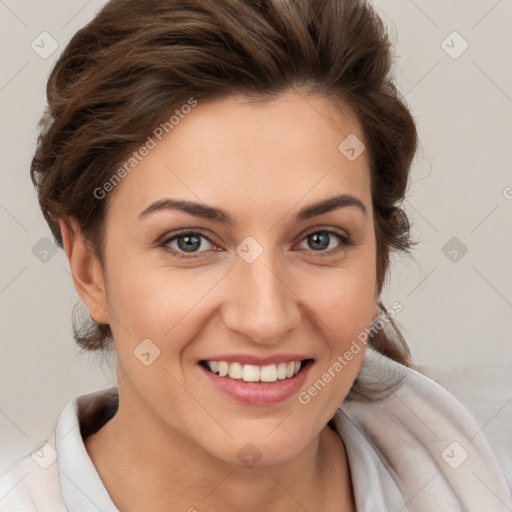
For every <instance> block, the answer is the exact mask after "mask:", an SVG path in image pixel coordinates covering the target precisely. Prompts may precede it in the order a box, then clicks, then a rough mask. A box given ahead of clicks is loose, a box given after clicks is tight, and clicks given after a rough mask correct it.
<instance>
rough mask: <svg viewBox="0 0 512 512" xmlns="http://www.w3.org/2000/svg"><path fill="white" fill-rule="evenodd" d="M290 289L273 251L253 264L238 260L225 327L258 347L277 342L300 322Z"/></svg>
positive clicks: (229, 293)
mask: <svg viewBox="0 0 512 512" xmlns="http://www.w3.org/2000/svg"><path fill="white" fill-rule="evenodd" d="M241 254H242V253H241ZM281 274H282V270H281ZM288 286H289V285H288ZM288 286H287V283H286V279H285V276H284V275H280V266H279V265H278V263H277V262H276V260H275V258H274V257H273V255H272V254H271V252H270V251H263V252H262V253H261V254H260V255H259V256H258V257H257V258H256V259H255V260H254V261H252V263H249V262H248V261H246V260H245V259H244V258H243V257H237V258H236V260H235V263H234V268H233V269H232V271H231V272H230V281H229V290H227V298H226V301H225V305H224V306H225V307H224V322H225V324H226V326H227V327H228V328H229V329H231V330H233V331H237V332H239V333H240V334H243V335H245V336H247V337H249V338H250V339H252V340H253V341H255V342H258V343H274V342H278V341H279V340H280V339H282V338H283V336H284V335H286V333H287V332H289V331H290V330H292V329H293V328H295V327H296V326H297V325H298V323H299V321H300V311H299V307H298V304H297V300H296V299H297V298H296V297H295V295H294V294H293V292H292V291H291V290H290V289H289V287H288Z"/></svg>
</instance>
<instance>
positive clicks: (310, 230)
mask: <svg viewBox="0 0 512 512" xmlns="http://www.w3.org/2000/svg"><path fill="white" fill-rule="evenodd" d="M322 231H324V232H328V233H329V234H334V235H337V236H338V237H341V239H342V241H343V238H348V239H351V238H352V237H351V235H350V233H349V232H348V231H347V230H345V229H341V228H334V227H328V226H312V227H310V228H307V229H306V230H305V231H302V232H301V233H300V234H299V235H297V237H295V238H294V239H293V243H294V244H296V243H298V242H301V241H302V240H304V239H305V238H306V237H307V236H309V235H311V234H314V233H318V232H322ZM340 231H342V233H341V232H340ZM189 234H194V235H200V237H203V238H205V239H206V240H208V242H210V243H211V244H213V245H216V246H218V245H219V244H217V243H216V242H215V241H214V240H212V237H210V236H208V235H207V234H205V232H204V230H202V229H201V228H183V229H181V230H178V231H177V232H174V233H173V234H170V235H164V236H163V237H161V238H160V239H159V240H160V243H161V245H167V244H169V243H170V242H171V241H174V240H175V239H177V238H179V237H180V236H185V235H189ZM198 252H199V253H201V252H206V251H198ZM195 254H197V253H195Z"/></svg>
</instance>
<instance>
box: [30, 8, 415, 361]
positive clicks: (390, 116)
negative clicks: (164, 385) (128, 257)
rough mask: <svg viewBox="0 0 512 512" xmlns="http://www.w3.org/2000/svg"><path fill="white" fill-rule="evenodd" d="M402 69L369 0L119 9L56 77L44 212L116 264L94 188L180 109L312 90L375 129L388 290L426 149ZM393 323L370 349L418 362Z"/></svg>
mask: <svg viewBox="0 0 512 512" xmlns="http://www.w3.org/2000/svg"><path fill="white" fill-rule="evenodd" d="M392 61H393V58H392V52H391V43H390V41H389V37H388V35H387V32H386V30H385V27H384V25H383V23H382V21H381V19H380V18H379V16H378V15H377V14H376V13H375V11H374V10H373V8H372V7H371V6H370V5H369V4H368V3H367V2H366V1H363V0H111V1H110V2H108V3H107V4H106V5H105V6H104V7H103V9H102V10H101V11H100V12H99V13H98V14H97V15H96V17H95V18H94V19H93V20H92V21H91V22H90V23H89V24H88V25H86V26H85V27H84V28H82V29H81V30H79V31H78V32H77V33H76V34H75V35H74V37H73V38H72V39H71V41H70V42H69V44H68V45H67V47H66V48H65V50H64V51H63V53H62V55H61V56H60V58H59V59H58V61H57V63H56V65H55V67H54V68H53V70H52V73H51V75H50V77H49V80H48V84H47V100H48V106H47V109H46V111H45V114H44V116H43V118H42V119H41V122H40V126H41V133H40V135H39V138H38V143H37V148H36V151H35V155H34V157H33V160H32V163H31V178H32V181H33V183H34V185H35V186H36V188H37V192H38V197H39V203H40V206H41V209H42V212H43V215H44V217H45V219H46V221H47V222H48V224H49V226H50V229H51V231H52V233H53V235H54V237H55V239H56V241H57V243H58V244H59V245H60V246H61V247H62V235H61V232H60V228H59V224H58V219H59V218H60V217H62V218H64V219H66V218H67V217H73V218H75V219H76V220H77V221H78V224H79V226H80V227H81V229H82V233H83V234H84V237H85V239H86V241H88V242H90V246H91V248H92V249H93V250H94V251H95V253H96V255H97V256H98V257H99V259H100V261H101V262H102V263H103V259H102V256H103V243H104V239H103V235H104V230H103V227H104V219H105V212H106V208H107V205H108V197H107V198H106V199H104V200H99V199H98V198H97V197H96V196H95V194H94V193H93V191H94V190H95V189H97V188H98V187H102V186H103V184H104V183H105V182H106V181H108V179H109V178H110V177H111V176H112V174H113V172H114V171H115V170H116V169H119V167H120V166H121V165H122V164H123V162H125V160H126V158H127V157H129V155H130V153H131V152H132V151H133V149H134V148H135V147H137V146H140V145H141V143H143V142H144V141H145V140H146V139H147V137H148V136H149V135H150V134H151V133H152V131H153V130H154V128H155V127H156V126H158V125H159V124H161V123H163V122H165V120H167V119H168V118H169V115H170V113H172V112H174V111H175V109H177V108H179V107H180V106H182V105H184V104H186V103H187V102H188V100H189V99H190V98H191V97H193V98H196V99H197V101H199V102H206V101H209V100H214V99H221V98H224V97H228V96H230V95H244V96H246V97H247V98H257V99H259V100H270V99H272V98H274V97H276V95H278V94H279V93H281V92H284V91H286V90H289V89H290V88H292V89H295V88H300V89H301V90H303V91H305V92H306V94H309V93H312V94H313V93H315V94H321V95H323V96H325V97H326V98H328V99H331V100H332V101H333V103H334V104H337V105H345V106H348V107H349V109H350V110H351V111H352V112H353V113H354V114H355V115H356V117H357V119H358V121H359V123H360V125H361V127H362V130H363V133H364V138H365V145H366V148H367V151H368V156H369V161H370V168H371V180H372V201H373V209H374V218H375V236H376V244H377V255H376V256H377V281H378V291H379V294H380V292H381V290H382V286H383V283H384V279H385V275H386V271H387V268H388V264H389V255H390V250H392V249H396V250H400V251H408V249H409V247H410V245H411V240H410V236H409V228H410V226H409V221H408V219H407V216H406V215H405V213H404V211H403V210H402V209H401V207H400V202H401V201H402V200H403V198H404V195H405V191H406V187H407V183H408V175H409V168H410V165H411V163H412V160H413V157H414V154H415V152H416V145H417V133H416V127H415V124H414V121H413V118H412V116H411V113H410V112H409V110H408V108H407V107H406V105H405V102H404V100H403V99H401V98H400V95H399V93H398V92H397V89H396V87H395V85H394V82H393V78H392V76H391V72H392V70H391V68H392ZM379 305H380V307H381V309H383V310H384V311H385V308H384V306H383V305H382V303H379ZM391 323H392V324H393V327H395V332H396V335H397V336H393V337H391V336H390V335H389V333H386V332H385V331H384V330H380V331H379V332H378V333H376V334H375V335H374V336H372V337H371V341H370V343H371V344H372V346H374V347H375V348H376V349H377V350H379V351H380V352H382V353H383V354H385V355H387V356H389V357H390V358H392V359H394V360H396V361H398V362H400V363H402V364H405V365H408V364H409V362H410V353H409V350H408V347H407V345H406V343H405V341H404V340H403V338H402V336H401V335H400V332H399V330H398V328H397V327H396V325H395V324H394V323H393V322H392V320H391ZM111 337H112V333H111V330H110V327H109V326H108V325H100V324H97V323H95V322H92V323H91V321H90V322H89V323H87V324H83V325H81V326H80V327H79V328H77V327H75V339H76V341H77V342H78V343H79V345H80V346H81V347H82V348H83V349H86V350H101V349H104V348H108V347H110V346H111V342H112V339H111Z"/></svg>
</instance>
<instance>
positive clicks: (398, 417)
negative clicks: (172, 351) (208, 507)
mask: <svg viewBox="0 0 512 512" xmlns="http://www.w3.org/2000/svg"><path fill="white" fill-rule="evenodd" d="M425 368H426V367H425ZM404 371H405V373H406V378H405V380H404V381H403V383H402V384H401V385H400V386H399V387H398V388H397V389H396V390H395V391H394V392H393V393H391V394H389V395H388V396H387V397H385V398H383V399H380V400H377V401H355V400H350V401H348V400H345V402H344V403H343V404H342V405H341V407H340V409H339V410H338V411H337V413H336V415H335V418H334V422H335V425H336V428H337V431H338V433H339V435H340V436H341V438H342V439H343V442H344V444H345V447H346V450H347V455H348V460H349V465H350V471H351V475H352V483H353V487H354V494H355V499H356V507H357V510H358V511H359V512H363V511H364V512H390V511H391V512H394V511H396V512H398V511H402V512H406V511H409V512H433V511H435V512H457V511H460V512H511V511H512V494H511V493H512V433H511V425H512V375H511V374H512V372H511V371H510V370H508V371H507V373H504V372H502V375H501V376H498V377H497V376H495V375H493V376H488V378H487V380H486V381H485V382H477V383H476V387H475V386H474V387H473V391H474V392H470V393H469V397H476V400H477V401H478V397H479V396H480V397H481V393H479V391H481V390H482V389H487V390H488V391H489V396H487V397H481V399H480V401H479V403H473V404H472V406H473V411H476V414H475V416H476V417H479V423H480V424H478V423H477V421H476V419H475V418H474V417H473V416H472V415H471V414H470V412H469V411H468V409H466V408H465V407H464V406H463V405H462V404H461V403H460V402H459V401H458V400H457V399H455V398H454V396H453V395H452V394H450V393H448V391H446V390H445V389H444V388H442V387H441V386H439V385H438V384H437V383H436V382H434V381H433V380H431V379H429V378H428V377H426V376H425V375H423V374H422V373H419V372H418V371H415V370H411V369H404V367H403V366H402V365H399V364H397V363H395V362H394V361H391V360H390V359H388V358H385V357H384V356H382V355H381V354H379V353H378V352H376V351H375V350H374V349H372V348H371V347H368V348H367V352H366V355H365V359H364V363H363V366H362V368H361V372H360V379H361V380H362V381H363V382H365V383H366V384H371V383H372V382H373V383H375V384H377V383H379V382H382V379H383V378H386V377H389V376H393V375H396V374H397V373H399V372H404ZM422 371H424V370H422ZM434 373H435V372H434ZM438 377H439V375H438ZM468 377H470V376H469V375H468ZM434 378H435V377H434ZM457 379H458V381H459V383H460V384H461V386H460V388H459V390H458V391H457V393H458V394H459V395H460V396H462V395H464V393H466V392H467V385H466V378H465V377H464V376H461V375H459V376H457V375H456V374H454V379H452V380H455V381H457ZM489 379H490V380H489ZM493 379H494V380H493ZM504 388H506V393H508V395H507V394H506V393H505V394H504V391H503V390H504ZM495 391H496V393H497V394H498V395H499V396H500V397H501V399H502V401H503V400H504V399H506V401H504V403H502V404H501V406H500V410H498V409H496V410H495V411H490V410H489V404H491V405H492V404H494V406H496V407H497V404H496V403H495V402H493V400H494V395H495ZM466 396H467V395H466ZM507 397H508V398H507ZM116 398H117V387H116V386H114V387H111V388H104V389H101V390H99V391H96V392H93V393H88V394H85V395H81V396H78V397H76V398H74V399H73V400H71V401H70V402H69V403H68V404H67V406H66V407H65V408H64V410H63V412H62V414H61V416H60V419H59V421H58V423H57V426H56V429H55V431H53V432H52V433H51V435H50V436H49V437H48V438H47V439H46V441H44V442H43V443H42V444H41V445H39V446H38V447H37V448H36V449H35V450H33V451H32V452H31V454H28V455H26V456H25V457H23V458H22V459H20V460H19V461H18V462H17V463H16V464H15V466H14V467H13V468H12V469H11V470H10V471H9V472H7V473H5V474H4V475H2V476H1V477H0V512H66V511H68V510H69V511H71V512H78V511H80V512H82V511H83V512H86V511H87V512H89V511H90V512H97V511H98V510H101V511H102V512H112V511H117V510H118V509H117V508H116V507H115V505H114V504H113V503H112V500H111V499H110V496H109V494H108V492H107V490H106V488H105V487H104V485H103V482H102V481H101V479H100V477H99V475H98V473H97V471H96V468H95V466H94V465H93V463H92V461H91V459H90V458H89V456H88V454H87V451H86V449H85V446H84V442H83V439H82V434H81V429H82V430H83V431H84V432H94V431H96V430H98V429H99V428H100V427H101V426H102V425H103V424H104V423H106V422H107V421H108V420H109V419H110V418H111V417H112V415H113V414H114V413H115V411H116V408H117V400H116ZM470 408H471V407H470ZM85 435H87V434H85Z"/></svg>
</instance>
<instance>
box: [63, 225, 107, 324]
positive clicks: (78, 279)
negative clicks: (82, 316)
mask: <svg viewBox="0 0 512 512" xmlns="http://www.w3.org/2000/svg"><path fill="white" fill-rule="evenodd" d="M68 222H69V223H70V224H71V226H68V224H67V223H66V222H65V220H64V219H63V218H60V219H59V226H60V230H61V233H62V243H63V245H64V251H65V253H66V256H67V258H68V262H69V268H70V270H71V276H72V278H73V284H74V285H75V289H76V291H77V292H78V294H79V295H80V297H81V299H82V300H83V302H84V304H85V305H86V307H87V310H88V311H89V315H90V317H91V318H92V319H93V320H94V321H95V322H97V323H100V324H110V316H109V314H108V311H107V309H106V305H107V301H106V298H107V296H106V293H105V280H104V276H103V270H102V268H101V265H100V262H99V260H98V258H97V257H96V256H95V254H94V253H93V251H92V249H90V248H89V247H87V246H86V245H85V243H84V240H83V236H82V233H81V230H80V227H79V225H78V223H77V222H76V220H75V219H73V218H68Z"/></svg>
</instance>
